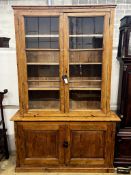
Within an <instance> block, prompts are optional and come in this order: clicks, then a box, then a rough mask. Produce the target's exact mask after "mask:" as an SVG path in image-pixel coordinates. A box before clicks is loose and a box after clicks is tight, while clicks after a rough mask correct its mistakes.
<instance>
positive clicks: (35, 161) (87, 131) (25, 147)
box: [15, 121, 115, 172]
mask: <svg viewBox="0 0 131 175" xmlns="http://www.w3.org/2000/svg"><path fill="white" fill-rule="evenodd" d="M15 133H16V149H17V165H16V171H47V172H51V171H53V172H54V171H56V172H61V171H63V172H65V171H66V172H73V171H74V172H76V171H77V170H79V172H95V171H96V172H113V170H114V169H113V155H114V136H115V122H41V121H40V122H38V121H37V122H30V121H29V122H23V121H22V122H15Z"/></svg>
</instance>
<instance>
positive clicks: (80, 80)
mask: <svg viewBox="0 0 131 175" xmlns="http://www.w3.org/2000/svg"><path fill="white" fill-rule="evenodd" d="M101 81H102V80H101V79H99V80H82V79H79V80H78V79H77V80H69V83H72V82H101Z"/></svg>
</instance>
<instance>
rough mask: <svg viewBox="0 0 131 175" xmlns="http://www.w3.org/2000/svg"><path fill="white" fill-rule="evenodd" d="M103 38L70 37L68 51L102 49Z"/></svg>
mask: <svg viewBox="0 0 131 175" xmlns="http://www.w3.org/2000/svg"><path fill="white" fill-rule="evenodd" d="M102 45H103V38H97V37H86V36H85V37H70V49H86V48H102Z"/></svg>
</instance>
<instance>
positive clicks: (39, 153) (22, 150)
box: [16, 122, 65, 167]
mask: <svg viewBox="0 0 131 175" xmlns="http://www.w3.org/2000/svg"><path fill="white" fill-rule="evenodd" d="M16 134H17V136H16V138H17V142H16V143H17V150H18V159H19V160H20V162H19V164H20V165H21V166H26V165H28V166H35V167H37V166H47V165H50V166H52V165H55V166H58V165H61V164H63V163H64V151H63V145H62V144H63V140H64V135H65V134H64V128H63V126H62V125H57V124H52V123H41V122H37V123H34V122H20V123H18V124H17V132H16ZM19 160H17V161H19Z"/></svg>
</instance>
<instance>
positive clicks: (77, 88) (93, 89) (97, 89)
mask: <svg viewBox="0 0 131 175" xmlns="http://www.w3.org/2000/svg"><path fill="white" fill-rule="evenodd" d="M69 89H70V90H80V91H83V90H89V91H90V90H91V91H100V90H101V88H93V87H70V88H69Z"/></svg>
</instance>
